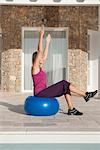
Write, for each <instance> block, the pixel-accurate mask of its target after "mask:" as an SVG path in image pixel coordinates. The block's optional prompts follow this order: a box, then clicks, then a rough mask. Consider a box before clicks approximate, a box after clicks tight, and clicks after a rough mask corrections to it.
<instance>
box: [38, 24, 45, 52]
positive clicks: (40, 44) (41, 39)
mask: <svg viewBox="0 0 100 150" xmlns="http://www.w3.org/2000/svg"><path fill="white" fill-rule="evenodd" d="M43 35H44V26H42V27H41V31H40V32H39V42H38V51H42V43H43Z"/></svg>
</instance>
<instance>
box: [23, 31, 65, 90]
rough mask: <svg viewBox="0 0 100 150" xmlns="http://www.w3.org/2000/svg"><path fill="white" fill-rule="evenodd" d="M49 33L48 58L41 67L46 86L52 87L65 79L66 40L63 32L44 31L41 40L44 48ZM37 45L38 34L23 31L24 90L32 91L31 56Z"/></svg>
mask: <svg viewBox="0 0 100 150" xmlns="http://www.w3.org/2000/svg"><path fill="white" fill-rule="evenodd" d="M48 33H50V34H51V37H52V40H51V43H50V47H49V52H48V57H47V59H46V62H45V64H44V65H43V68H44V70H45V71H46V73H47V78H48V80H47V85H48V86H49V85H52V84H54V83H56V82H58V81H60V80H63V79H66V66H67V40H66V32H65V31H46V32H45V35H44V40H43V47H44V48H45V44H46V36H47V34H48ZM37 45H38V32H37V31H25V35H24V90H32V88H33V86H32V84H33V83H32V78H31V65H32V54H33V52H35V51H36V49H37Z"/></svg>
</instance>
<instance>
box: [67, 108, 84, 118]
mask: <svg viewBox="0 0 100 150" xmlns="http://www.w3.org/2000/svg"><path fill="white" fill-rule="evenodd" d="M67 114H68V115H77V116H80V115H83V113H82V112H79V111H78V110H77V109H76V108H73V109H68V113H67Z"/></svg>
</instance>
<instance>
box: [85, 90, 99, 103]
mask: <svg viewBox="0 0 100 150" xmlns="http://www.w3.org/2000/svg"><path fill="white" fill-rule="evenodd" d="M85 94H86V96H85V97H84V99H85V101H86V102H88V101H89V99H90V98H92V97H93V96H95V95H96V94H97V90H95V91H94V92H86V93H85Z"/></svg>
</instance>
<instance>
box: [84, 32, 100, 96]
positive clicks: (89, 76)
mask: <svg viewBox="0 0 100 150" xmlns="http://www.w3.org/2000/svg"><path fill="white" fill-rule="evenodd" d="M98 32H100V31H95V30H88V36H89V40H88V42H89V43H88V54H89V55H91V45H90V36H91V34H93V33H98ZM98 62H99V59H98V60H96V62H95V63H97V65H98ZM93 65H94V62H92V61H89V60H88V65H87V70H88V71H87V73H88V81H87V89H88V90H91V89H92V81H93V78H92V74H93V70H92V69H93V67H94V66H93ZM97 67H98V66H97ZM98 71H99V70H98V69H97V76H98V77H97V86H98V87H97V88H99V72H98ZM94 72H95V71H94ZM88 83H90V85H88ZM98 94H99V93H97V96H96V97H98Z"/></svg>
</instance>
